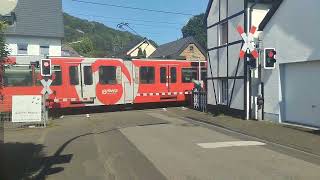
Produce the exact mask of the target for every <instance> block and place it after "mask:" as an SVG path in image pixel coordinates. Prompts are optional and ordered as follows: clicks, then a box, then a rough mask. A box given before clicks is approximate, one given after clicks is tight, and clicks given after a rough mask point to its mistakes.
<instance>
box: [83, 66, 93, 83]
mask: <svg viewBox="0 0 320 180" xmlns="http://www.w3.org/2000/svg"><path fill="white" fill-rule="evenodd" d="M83 76H84V77H83V78H84V84H85V85H92V84H93V78H92V67H91V66H84V67H83Z"/></svg>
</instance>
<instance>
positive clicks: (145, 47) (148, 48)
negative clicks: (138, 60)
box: [130, 42, 156, 57]
mask: <svg viewBox="0 0 320 180" xmlns="http://www.w3.org/2000/svg"><path fill="white" fill-rule="evenodd" d="M134 48H135V50H134V51H133V52H131V54H130V56H131V57H137V56H138V52H139V48H137V47H134ZM140 48H141V50H142V52H143V51H144V50H146V53H147V57H149V56H150V55H151V54H152V53H153V52H154V51H155V50H156V48H155V47H154V46H153V45H152V44H151V43H147V42H144V43H143V44H141V45H140Z"/></svg>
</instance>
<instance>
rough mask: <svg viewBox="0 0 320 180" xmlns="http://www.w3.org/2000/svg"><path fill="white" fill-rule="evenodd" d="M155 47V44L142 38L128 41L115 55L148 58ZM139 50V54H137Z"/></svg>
mask: <svg viewBox="0 0 320 180" xmlns="http://www.w3.org/2000/svg"><path fill="white" fill-rule="evenodd" d="M156 48H157V45H156V44H154V43H153V42H152V41H150V40H148V39H147V38H144V39H143V40H134V41H131V42H130V43H128V44H127V45H126V46H125V47H124V48H123V50H121V52H118V53H117V54H116V55H115V56H117V57H130V58H137V57H140V58H141V57H143V58H148V57H149V56H150V55H151V54H152V53H153V52H154V51H155V50H156ZM139 51H140V54H139Z"/></svg>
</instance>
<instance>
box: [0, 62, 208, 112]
mask: <svg viewBox="0 0 320 180" xmlns="http://www.w3.org/2000/svg"><path fill="white" fill-rule="evenodd" d="M17 58H18V57H10V58H9V59H8V61H7V62H6V63H5V66H4V74H3V82H4V85H3V87H2V88H1V89H0V96H1V97H0V112H10V111H11V108H12V105H11V103H12V96H14V95H40V94H41V91H42V89H43V86H42V85H41V83H40V80H41V79H42V77H41V75H40V68H39V66H38V64H39V63H37V62H29V63H21V62H19V61H18V60H17ZM50 59H51V62H52V65H51V68H52V76H51V77H50V79H52V80H53V83H52V84H51V86H50V88H51V90H52V91H53V93H52V94H51V95H50V96H49V100H48V106H49V107H50V108H67V107H85V106H101V105H116V104H135V103H151V102H153V103H154V102H158V103H161V102H180V101H185V100H186V98H187V97H188V95H190V94H191V91H192V89H193V88H194V80H197V79H198V77H199V76H198V73H199V70H198V69H199V68H198V66H199V63H198V62H197V61H195V62H191V61H181V60H151V59H133V60H122V59H110V58H66V57H52V58H50ZM201 66H202V67H201V68H202V72H201V74H202V77H203V78H202V79H204V78H205V77H206V63H205V62H202V63H201Z"/></svg>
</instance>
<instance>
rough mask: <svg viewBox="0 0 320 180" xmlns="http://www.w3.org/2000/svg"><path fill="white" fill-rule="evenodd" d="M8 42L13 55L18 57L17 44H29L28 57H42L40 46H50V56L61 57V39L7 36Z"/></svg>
mask: <svg viewBox="0 0 320 180" xmlns="http://www.w3.org/2000/svg"><path fill="white" fill-rule="evenodd" d="M6 42H7V44H8V47H9V50H10V51H11V55H18V46H17V44H19V43H26V44H28V55H31V56H38V55H40V46H41V45H49V56H61V39H60V38H44V37H32V36H13V35H7V36H6Z"/></svg>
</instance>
